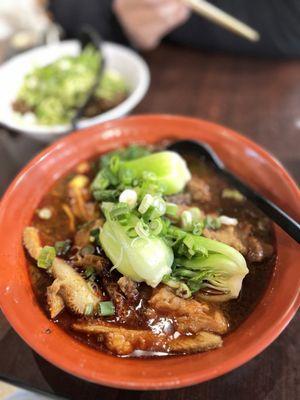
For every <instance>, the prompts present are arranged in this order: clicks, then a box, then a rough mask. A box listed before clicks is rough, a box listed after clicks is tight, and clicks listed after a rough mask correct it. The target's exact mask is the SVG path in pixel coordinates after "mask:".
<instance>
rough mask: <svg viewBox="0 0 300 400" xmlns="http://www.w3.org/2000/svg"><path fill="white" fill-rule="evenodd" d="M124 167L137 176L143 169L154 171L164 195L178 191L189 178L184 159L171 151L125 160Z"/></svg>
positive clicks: (141, 174)
mask: <svg viewBox="0 0 300 400" xmlns="http://www.w3.org/2000/svg"><path fill="white" fill-rule="evenodd" d="M124 167H125V168H127V169H129V170H132V171H134V173H135V176H136V177H137V178H140V177H142V176H143V173H144V171H148V172H152V173H154V174H155V176H156V178H157V181H158V183H159V184H160V185H161V186H162V189H163V193H164V194H166V195H170V194H174V193H178V192H180V191H181V190H182V189H183V188H184V186H185V185H186V183H187V182H188V181H189V180H190V178H191V174H190V172H189V170H188V168H187V165H186V162H185V160H184V159H183V158H182V157H181V156H180V155H179V154H177V153H175V152H173V151H162V152H158V153H154V154H150V155H148V156H145V157H142V158H139V159H137V160H132V161H127V162H125V163H124Z"/></svg>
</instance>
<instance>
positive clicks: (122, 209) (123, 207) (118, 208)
mask: <svg viewBox="0 0 300 400" xmlns="http://www.w3.org/2000/svg"><path fill="white" fill-rule="evenodd" d="M128 213H129V207H128V204H127V203H118V204H115V205H114V206H113V208H112V210H111V212H110V215H111V217H112V218H117V219H118V218H119V217H122V216H124V215H126V214H128Z"/></svg>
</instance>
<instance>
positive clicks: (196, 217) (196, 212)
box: [189, 207, 202, 224]
mask: <svg viewBox="0 0 300 400" xmlns="http://www.w3.org/2000/svg"><path fill="white" fill-rule="evenodd" d="M189 211H190V213H191V214H192V219H193V224H196V223H197V222H199V221H200V220H201V217H202V212H201V210H200V208H198V207H191V208H190V209H189Z"/></svg>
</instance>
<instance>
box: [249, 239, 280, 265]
mask: <svg viewBox="0 0 300 400" xmlns="http://www.w3.org/2000/svg"><path fill="white" fill-rule="evenodd" d="M247 244H248V249H247V255H246V257H247V259H248V260H249V261H250V262H261V261H263V260H264V259H266V258H270V257H271V256H272V254H273V252H274V249H273V246H272V245H270V244H268V243H265V242H263V241H262V240H259V239H258V238H256V237H254V236H250V237H249V239H248V243H247Z"/></svg>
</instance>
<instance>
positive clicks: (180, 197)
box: [166, 193, 192, 206]
mask: <svg viewBox="0 0 300 400" xmlns="http://www.w3.org/2000/svg"><path fill="white" fill-rule="evenodd" d="M166 200H167V201H168V202H170V203H174V204H178V205H180V206H181V205H186V206H188V205H190V204H191V202H192V196H191V194H190V193H179V194H174V195H173V196H166Z"/></svg>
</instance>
